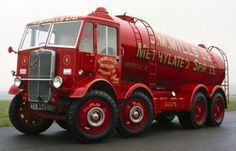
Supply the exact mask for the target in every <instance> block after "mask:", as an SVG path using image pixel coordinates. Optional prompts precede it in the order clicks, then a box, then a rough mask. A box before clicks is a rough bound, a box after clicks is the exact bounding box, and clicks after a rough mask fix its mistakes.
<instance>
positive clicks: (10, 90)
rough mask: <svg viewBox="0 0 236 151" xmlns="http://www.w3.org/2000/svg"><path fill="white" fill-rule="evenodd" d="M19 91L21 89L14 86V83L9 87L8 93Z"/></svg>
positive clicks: (15, 93)
mask: <svg viewBox="0 0 236 151" xmlns="http://www.w3.org/2000/svg"><path fill="white" fill-rule="evenodd" d="M20 92H21V89H20V88H18V87H16V86H15V85H14V84H13V85H12V86H11V87H10V89H9V91H8V94H10V95H17V94H19V93H20Z"/></svg>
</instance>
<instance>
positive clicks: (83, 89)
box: [69, 78, 114, 98]
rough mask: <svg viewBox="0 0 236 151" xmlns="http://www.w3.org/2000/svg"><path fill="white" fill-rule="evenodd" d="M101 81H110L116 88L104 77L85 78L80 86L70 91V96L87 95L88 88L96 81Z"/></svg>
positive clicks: (79, 96) (80, 96)
mask: <svg viewBox="0 0 236 151" xmlns="http://www.w3.org/2000/svg"><path fill="white" fill-rule="evenodd" d="M100 81H103V82H106V83H108V84H109V85H110V86H111V87H112V88H113V90H114V87H113V86H112V84H111V83H110V82H109V81H107V80H106V79H102V78H99V79H85V80H83V81H81V83H80V84H79V86H78V87H77V88H76V89H75V90H73V91H71V92H70V93H69V97H70V98H82V97H84V96H85V95H86V93H87V92H88V90H89V89H90V88H91V86H93V84H94V83H96V82H100Z"/></svg>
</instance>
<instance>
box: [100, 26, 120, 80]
mask: <svg viewBox="0 0 236 151" xmlns="http://www.w3.org/2000/svg"><path fill="white" fill-rule="evenodd" d="M96 31H97V32H96V34H97V58H96V70H97V74H98V75H99V76H102V77H105V78H107V79H108V80H109V81H110V82H112V83H113V84H119V83H120V75H121V73H120V71H121V70H120V66H121V57H120V55H119V52H118V50H119V44H118V28H116V27H113V26H108V25H102V24H98V25H97V28H96Z"/></svg>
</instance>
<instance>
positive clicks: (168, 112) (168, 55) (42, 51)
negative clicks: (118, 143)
mask: <svg viewBox="0 0 236 151" xmlns="http://www.w3.org/2000/svg"><path fill="white" fill-rule="evenodd" d="M8 51H9V52H15V53H17V55H18V60H17V70H16V71H15V72H13V75H14V76H15V80H14V84H13V85H12V86H11V88H10V90H9V94H12V95H15V97H14V98H13V100H12V102H11V104H10V107H9V117H10V120H11V122H12V124H13V126H14V127H15V128H16V129H17V130H19V131H20V132H22V133H25V134H39V133H42V132H44V131H45V130H47V129H48V128H49V127H50V126H51V125H52V123H53V121H55V122H56V123H57V124H58V125H59V126H60V127H62V128H64V129H66V130H69V131H70V132H71V133H72V135H73V136H75V138H76V139H77V140H79V141H81V142H96V141H100V140H103V139H104V138H106V137H107V136H108V134H110V133H111V132H112V130H113V129H116V130H117V131H118V132H119V133H120V134H121V135H123V136H126V137H134V136H137V135H140V134H142V133H143V132H145V131H146V130H148V129H149V127H150V126H151V124H152V122H153V120H156V121H158V122H170V121H172V120H173V118H174V117H175V116H178V119H179V122H180V124H181V125H182V126H183V127H184V128H193V129H196V128H201V127H203V126H205V125H210V126H214V127H217V126H219V125H220V124H221V123H222V121H223V118H224V112H225V108H227V104H228V88H229V85H228V62H227V58H226V55H225V54H224V52H223V51H222V50H221V49H219V48H217V47H214V46H211V47H209V48H206V47H205V46H204V45H203V44H200V45H198V46H195V45H192V44H189V43H186V42H183V41H180V40H177V39H175V38H172V37H169V36H167V35H164V34H161V33H159V32H154V30H153V29H152V28H151V26H150V25H149V24H148V23H147V22H145V21H144V20H142V19H138V18H135V17H131V16H127V15H119V16H116V17H113V16H110V15H109V14H108V12H107V10H106V9H105V8H102V7H99V8H97V9H96V11H94V12H92V13H91V14H89V15H87V16H85V17H81V16H65V17H56V18H50V19H45V20H40V21H36V22H32V23H29V24H28V25H27V26H26V29H25V32H24V35H23V38H22V40H21V43H20V46H19V50H18V51H17V52H16V51H14V50H13V49H12V48H11V47H9V50H8Z"/></svg>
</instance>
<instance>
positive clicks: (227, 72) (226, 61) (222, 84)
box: [207, 46, 229, 104]
mask: <svg viewBox="0 0 236 151" xmlns="http://www.w3.org/2000/svg"><path fill="white" fill-rule="evenodd" d="M214 49H216V50H217V51H218V52H219V53H220V54H221V56H222V58H223V61H224V67H225V79H224V81H223V82H222V83H221V86H222V87H223V89H224V91H225V94H226V99H227V104H229V64H228V59H227V56H226V55H225V53H224V51H223V50H221V49H220V48H218V47H215V46H210V47H208V48H207V51H208V52H209V53H210V52H211V51H212V50H214ZM212 60H213V63H214V64H215V65H216V64H217V63H216V60H215V59H214V57H212Z"/></svg>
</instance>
